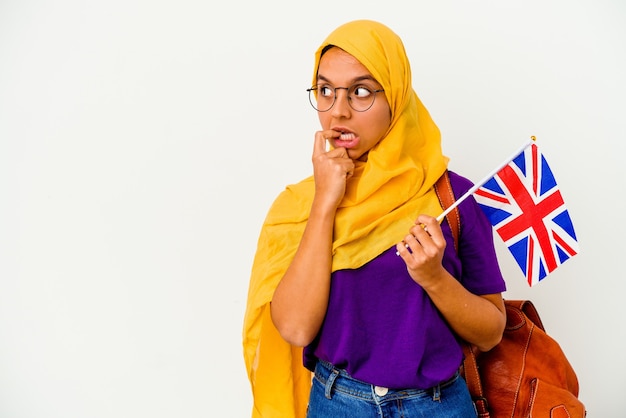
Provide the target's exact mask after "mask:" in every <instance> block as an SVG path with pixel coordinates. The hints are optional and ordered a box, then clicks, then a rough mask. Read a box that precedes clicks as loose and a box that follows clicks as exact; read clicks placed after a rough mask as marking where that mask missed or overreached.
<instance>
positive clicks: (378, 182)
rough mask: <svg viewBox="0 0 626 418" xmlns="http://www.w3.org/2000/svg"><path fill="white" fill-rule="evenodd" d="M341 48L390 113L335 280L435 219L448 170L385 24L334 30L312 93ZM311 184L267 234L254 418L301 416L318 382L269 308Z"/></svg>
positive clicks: (346, 232) (249, 359)
mask: <svg viewBox="0 0 626 418" xmlns="http://www.w3.org/2000/svg"><path fill="white" fill-rule="evenodd" d="M327 45H334V46H337V47H339V48H341V49H343V50H344V51H346V52H348V53H349V54H351V55H353V56H354V57H355V58H356V59H358V60H359V62H361V63H362V64H363V65H364V66H365V67H366V68H367V69H368V71H369V72H370V73H371V74H372V75H373V76H374V78H375V79H376V80H377V81H378V82H379V83H380V84H381V85H382V86H383V89H384V90H385V95H386V97H387V101H388V102H389V105H390V107H391V113H392V115H391V116H392V117H391V124H390V126H389V130H388V131H387V133H386V135H385V137H384V138H383V139H382V140H381V141H380V142H379V143H378V144H377V145H376V146H375V147H374V148H372V149H371V150H370V152H369V154H368V159H367V162H357V167H356V170H355V175H354V176H353V177H352V178H350V180H349V181H348V184H347V187H346V194H345V197H344V199H343V201H342V202H341V204H340V206H339V209H338V210H337V215H336V219H335V230H334V241H333V265H332V269H333V271H336V270H340V269H346V268H357V267H360V266H361V265H363V264H365V263H367V262H368V261H370V260H372V259H373V258H375V257H376V256H377V255H379V254H380V253H382V252H383V251H385V250H387V249H388V248H390V247H391V246H392V245H394V244H395V243H397V242H399V241H401V240H402V238H403V237H404V235H406V234H407V232H408V228H409V227H410V226H411V225H413V223H414V221H415V218H416V217H417V215H418V214H420V213H426V214H430V215H432V216H437V215H439V214H440V213H441V206H440V204H439V201H438V199H437V196H436V194H435V192H434V190H433V185H434V184H435V182H436V181H437V179H438V178H439V177H440V176H441V174H442V173H443V172H444V170H445V169H446V167H447V163H448V159H447V157H445V156H444V155H443V154H442V151H441V136H440V133H439V129H438V128H437V126H436V125H435V123H434V122H433V121H432V119H431V117H430V115H429V113H428V111H427V110H426V108H425V107H424V106H423V105H422V103H421V101H420V100H419V98H418V97H417V94H416V93H415V91H414V90H413V87H412V80H411V68H410V65H409V61H408V58H407V56H406V52H405V49H404V45H403V43H402V41H401V39H400V38H399V37H398V36H397V35H396V34H395V33H394V32H393V31H391V30H390V29H389V28H388V27H386V26H385V25H383V24H381V23H378V22H374V21H370V20H357V21H353V22H349V23H346V24H344V25H342V26H340V27H338V28H337V29H336V30H335V31H333V32H332V33H331V34H330V35H329V36H328V37H327V38H326V40H325V41H324V42H323V43H322V45H321V46H320V47H319V49H318V50H317V52H316V53H315V66H314V69H315V71H314V74H313V84H315V83H316V82H317V80H316V78H317V68H318V66H319V62H320V58H321V54H322V50H323V49H324V47H326V46H327ZM313 194H314V182H313V177H312V176H311V177H309V178H306V179H304V180H302V181H301V182H300V183H297V184H293V185H290V186H288V187H287V188H286V189H285V190H284V191H283V192H282V193H281V194H280V195H279V196H278V197H277V199H276V200H275V201H274V203H273V205H272V207H271V208H270V210H269V213H268V215H267V217H266V219H265V222H264V224H263V226H262V228H261V233H260V237H259V240H258V246H257V253H256V255H255V258H254V261H253V265H252V273H251V278H250V287H249V293H248V303H247V307H246V313H245V317H244V329H243V348H244V360H245V364H246V369H247V372H248V378H249V380H250V383H251V385H252V393H253V397H254V407H253V412H252V416H253V417H263V418H270V417H271V418H279V417H289V418H293V417H298V418H299V417H304V416H305V412H306V405H307V402H308V396H309V390H310V384H311V373H310V372H309V371H308V370H307V369H305V368H304V366H303V365H302V348H300V347H294V346H291V345H290V344H288V343H286V342H285V341H284V340H283V339H282V338H281V337H280V334H279V333H278V331H277V330H276V329H275V327H274V325H273V323H272V320H271V318H270V314H269V304H270V302H271V300H272V296H273V294H274V289H275V288H276V286H277V284H278V282H279V281H280V279H281V278H282V276H283V274H284V273H285V271H286V269H287V267H288V266H289V264H290V262H291V260H292V259H293V256H294V254H295V252H296V249H297V247H298V245H299V243H300V238H301V237H302V233H303V231H304V227H305V225H306V222H307V220H308V216H309V211H310V208H311V203H312V200H313Z"/></svg>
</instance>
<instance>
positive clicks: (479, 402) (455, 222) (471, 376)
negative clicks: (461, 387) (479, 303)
mask: <svg viewBox="0 0 626 418" xmlns="http://www.w3.org/2000/svg"><path fill="white" fill-rule="evenodd" d="M435 192H436V193H437V197H438V198H439V203H441V207H442V208H443V209H444V210H446V209H447V208H449V207H450V206H452V204H453V203H454V201H455V200H456V198H455V197H454V191H453V190H452V185H451V184H450V176H449V175H448V170H446V171H445V172H444V173H443V174H442V175H441V177H439V179H438V180H437V182H436V183H435ZM446 220H447V221H448V225H450V230H451V231H452V236H453V237H454V248H455V250H456V251H457V253H458V251H459V234H460V232H461V217H460V215H459V208H458V207H456V208H454V209H452V210H451V211H450V212H449V213H448V214H447V215H446ZM475 350H476V348H475V347H472V346H471V345H470V344H468V343H463V353H464V355H465V359H464V360H463V366H462V369H463V370H462V373H463V376H464V378H465V381H466V382H467V388H468V389H469V392H470V394H471V395H472V399H473V400H474V405H476V411H477V412H478V417H479V418H488V417H489V416H490V415H489V405H488V403H487V398H485V395H484V392H483V387H482V383H481V381H480V374H479V373H478V364H477V359H476V356H477V353H476V351H475Z"/></svg>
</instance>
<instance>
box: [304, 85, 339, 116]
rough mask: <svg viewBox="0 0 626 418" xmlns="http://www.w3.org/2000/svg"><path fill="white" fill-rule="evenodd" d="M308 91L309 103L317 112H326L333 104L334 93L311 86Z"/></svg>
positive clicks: (326, 88)
mask: <svg viewBox="0 0 626 418" xmlns="http://www.w3.org/2000/svg"><path fill="white" fill-rule="evenodd" d="M308 90H309V102H310V103H311V106H313V108H314V109H315V110H317V111H318V112H326V111H328V110H330V108H331V107H333V104H334V103H335V93H334V91H332V90H330V89H329V88H328V87H321V88H320V87H319V86H313V87H311V88H310V89H308Z"/></svg>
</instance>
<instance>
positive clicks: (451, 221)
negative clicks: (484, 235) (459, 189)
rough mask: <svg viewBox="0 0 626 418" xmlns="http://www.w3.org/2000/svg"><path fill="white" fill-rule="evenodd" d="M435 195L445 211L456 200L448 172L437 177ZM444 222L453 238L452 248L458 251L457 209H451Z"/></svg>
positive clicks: (459, 220)
mask: <svg viewBox="0 0 626 418" xmlns="http://www.w3.org/2000/svg"><path fill="white" fill-rule="evenodd" d="M435 193H437V197H438V198H439V202H440V203H441V207H442V208H443V209H444V210H445V209H447V208H449V207H450V206H452V204H454V201H455V200H456V198H455V197H454V191H453V190H452V185H451V184H450V176H448V170H446V171H444V173H443V174H442V175H441V177H439V180H437V182H436V183H435ZM446 220H447V221H448V225H450V229H451V230H452V236H453V237H454V248H455V249H456V251H457V252H458V251H459V235H460V233H461V218H460V216H459V208H458V207H456V208H454V209H452V210H451V211H450V212H449V213H448V214H447V215H446Z"/></svg>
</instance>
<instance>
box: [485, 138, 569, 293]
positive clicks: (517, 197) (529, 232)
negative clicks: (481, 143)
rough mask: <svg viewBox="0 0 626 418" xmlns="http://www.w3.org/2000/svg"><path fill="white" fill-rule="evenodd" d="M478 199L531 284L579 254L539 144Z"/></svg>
mask: <svg viewBox="0 0 626 418" xmlns="http://www.w3.org/2000/svg"><path fill="white" fill-rule="evenodd" d="M474 197H475V198H476V200H477V202H478V203H479V204H480V206H481V208H482V209H483V211H484V212H485V214H486V215H487V217H488V218H489V220H490V222H491V224H492V225H493V227H494V229H495V230H496V232H497V233H498V235H499V236H500V237H501V238H502V240H503V241H504V243H505V245H506V246H507V247H508V248H509V250H510V251H511V253H512V254H513V257H514V258H515V260H516V261H517V264H519V266H520V268H521V269H522V271H523V273H524V275H525V276H526V280H527V281H528V285H529V286H533V285H535V284H537V283H539V281H540V280H543V279H544V278H545V277H546V276H547V275H548V274H549V273H551V272H552V271H554V270H555V269H556V268H557V267H558V266H560V265H561V264H563V263H564V262H565V261H567V260H568V259H569V258H571V257H573V256H575V255H576V254H577V253H578V252H579V248H578V241H577V239H576V233H575V232H574V225H573V224H572V220H571V218H570V216H569V212H568V211H567V209H566V207H565V202H564V201H563V197H562V195H561V192H560V190H559V188H558V186H557V183H556V180H555V179H554V175H553V174H552V170H550V167H549V166H548V163H547V161H546V159H545V157H544V156H543V155H542V154H541V152H540V151H539V149H538V148H537V145H536V144H535V143H531V144H530V146H529V147H527V148H525V149H524V150H523V151H522V152H521V153H520V154H519V155H518V156H517V157H515V158H513V159H512V160H511V162H510V163H509V164H508V165H506V166H505V167H504V168H502V169H501V170H499V171H498V172H497V173H496V174H495V175H494V176H493V177H491V178H490V179H489V180H488V181H487V182H486V183H485V184H483V185H482V186H481V187H479V188H478V189H477V190H476V192H475V193H474Z"/></svg>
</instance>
